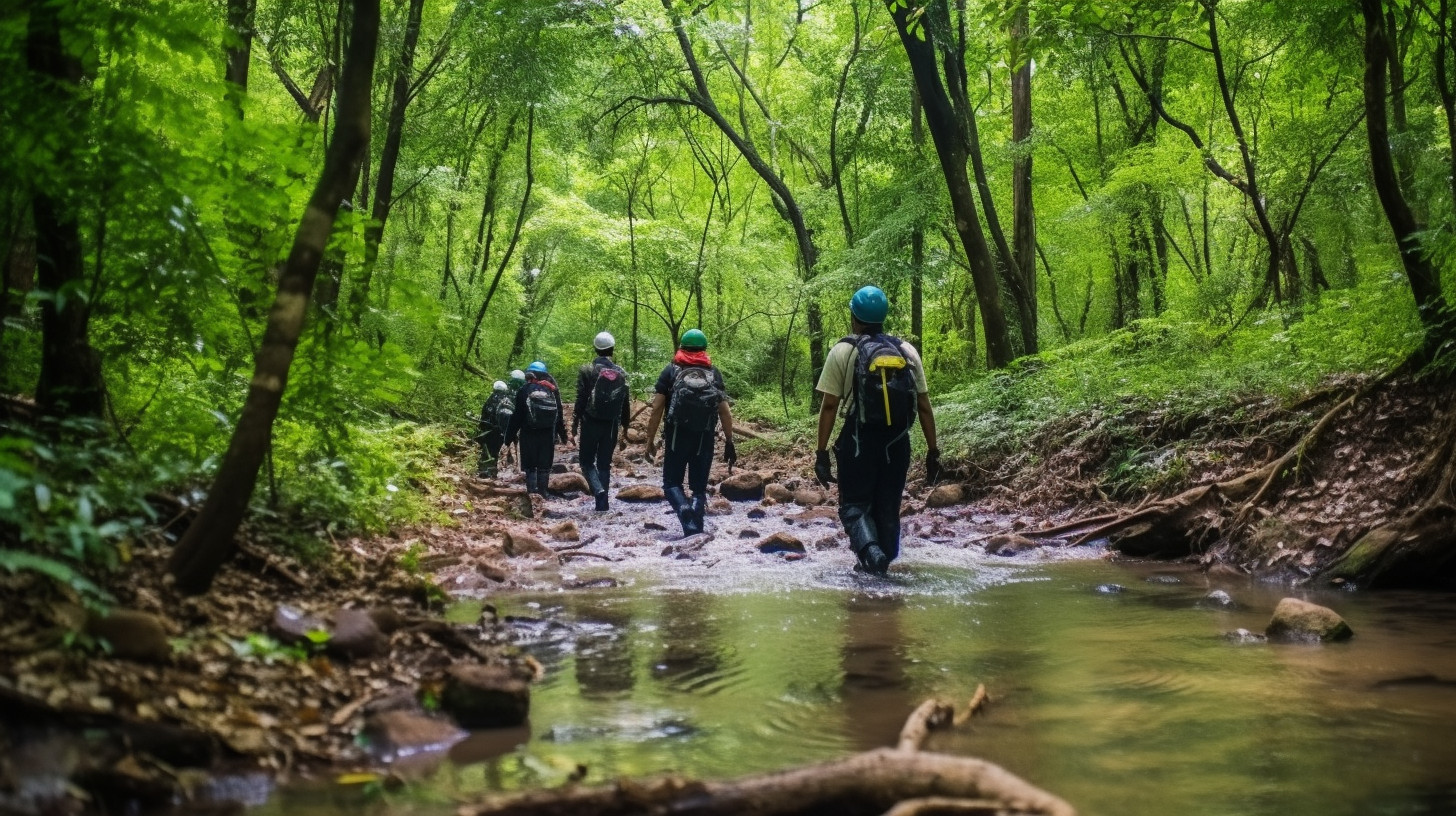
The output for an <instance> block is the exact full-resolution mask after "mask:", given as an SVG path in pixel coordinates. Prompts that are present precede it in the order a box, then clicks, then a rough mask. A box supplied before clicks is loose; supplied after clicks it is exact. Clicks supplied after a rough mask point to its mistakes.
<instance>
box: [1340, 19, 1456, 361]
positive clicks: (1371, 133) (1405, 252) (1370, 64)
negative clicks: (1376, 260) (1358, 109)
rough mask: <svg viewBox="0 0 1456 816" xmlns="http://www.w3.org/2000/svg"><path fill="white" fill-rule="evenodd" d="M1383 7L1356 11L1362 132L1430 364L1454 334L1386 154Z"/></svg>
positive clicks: (1387, 52)
mask: <svg viewBox="0 0 1456 816" xmlns="http://www.w3.org/2000/svg"><path fill="white" fill-rule="evenodd" d="M1382 6H1383V3H1382V2H1381V0H1360V11H1361V14H1362V15H1363V16H1364V18H1365V82H1364V91H1365V133H1366V135H1367V136H1368V137H1369V141H1370V172H1371V175H1372V176H1373V177H1374V180H1375V193H1376V195H1377V196H1379V198H1380V206H1381V209H1383V210H1384V211H1385V218H1386V221H1388V222H1389V223H1390V229H1391V232H1393V233H1394V234H1395V242H1396V245H1397V246H1398V247H1399V249H1400V261H1401V265H1402V266H1403V267H1404V268H1405V275H1406V280H1407V281H1408V282H1409V283H1410V289H1411V294H1412V295H1414V296H1415V300H1416V311H1417V312H1418V313H1419V314H1420V317H1421V324H1422V325H1423V326H1424V327H1425V330H1426V342H1425V343H1424V345H1423V348H1422V350H1421V356H1422V357H1424V358H1427V359H1429V358H1430V357H1433V356H1434V355H1435V353H1436V352H1437V351H1439V350H1440V349H1441V347H1442V346H1443V345H1444V344H1445V343H1446V342H1447V341H1449V340H1451V339H1453V336H1456V332H1453V326H1452V319H1453V315H1452V309H1451V304H1449V303H1447V302H1446V297H1445V294H1444V293H1443V292H1442V291H1441V275H1440V271H1439V270H1438V269H1437V268H1436V267H1435V265H1433V264H1432V263H1431V260H1430V257H1429V256H1428V255H1427V253H1426V250H1425V248H1424V247H1422V246H1421V241H1420V233H1421V232H1422V231H1423V230H1424V225H1423V224H1421V223H1420V222H1419V221H1418V220H1417V219H1416V216H1415V213H1413V212H1412V211H1411V207H1410V203H1409V202H1408V201H1407V200H1406V197H1405V193H1404V192H1403V191H1402V189H1401V184H1400V177H1399V174H1398V172H1397V166H1396V161H1395V157H1394V156H1393V155H1392V153H1391V148H1390V126H1389V118H1388V116H1387V114H1386V105H1387V103H1388V101H1389V94H1390V83H1389V81H1388V79H1387V71H1388V69H1389V65H1390V58H1391V42H1390V38H1391V31H1390V29H1389V28H1388V27H1387V21H1386V15H1385V9H1384V8H1382Z"/></svg>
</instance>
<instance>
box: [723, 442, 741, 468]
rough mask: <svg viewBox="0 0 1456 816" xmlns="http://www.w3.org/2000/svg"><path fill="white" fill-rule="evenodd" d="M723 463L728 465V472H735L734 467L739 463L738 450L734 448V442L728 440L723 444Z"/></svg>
mask: <svg viewBox="0 0 1456 816" xmlns="http://www.w3.org/2000/svg"><path fill="white" fill-rule="evenodd" d="M723 461H724V462H727V463H728V472H729V473H732V472H733V466H734V465H735V464H737V463H738V449H737V448H735V447H733V440H731V439H727V440H724V442H723Z"/></svg>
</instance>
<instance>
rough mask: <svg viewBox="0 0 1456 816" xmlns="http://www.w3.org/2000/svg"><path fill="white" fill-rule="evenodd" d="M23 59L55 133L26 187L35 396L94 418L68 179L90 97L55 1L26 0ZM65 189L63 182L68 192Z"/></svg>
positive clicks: (99, 402) (96, 398)
mask: <svg viewBox="0 0 1456 816" xmlns="http://www.w3.org/2000/svg"><path fill="white" fill-rule="evenodd" d="M27 5H28V10H29V12H30V16H29V19H28V21H27V23H26V43H25V57H26V67H27V68H28V69H29V72H30V75H31V81H32V85H33V87H34V88H35V89H36V90H37V91H39V94H38V100H37V101H38V102H40V103H41V104H42V105H44V109H43V115H44V116H45V117H46V119H47V121H46V125H45V129H47V130H49V131H51V132H52V133H55V134H57V135H58V136H59V138H57V139H55V140H54V141H51V142H48V144H52V145H54V147H53V148H52V149H53V151H54V152H53V153H52V154H51V155H50V156H49V157H48V158H49V162H50V165H51V166H50V170H51V173H50V177H49V178H48V179H38V180H37V182H36V183H35V184H34V185H33V188H32V190H31V193H30V199H31V208H32V218H33V224H34V228H35V257H36V286H37V288H38V289H39V290H40V291H41V292H43V293H45V295H46V297H45V298H44V299H43V300H42V301H41V306H40V316H41V359H40V381H39V382H38V383H37V384H36V388H35V398H36V402H37V403H39V404H40V407H41V409H42V410H44V411H46V412H47V413H50V414H53V415H67V414H74V415H86V416H100V415H101V411H102V407H103V403H104V399H105V396H104V395H105V390H104V386H103V384H102V379H101V358H100V356H99V355H97V353H96V350H95V349H94V348H92V346H91V337H90V329H89V324H90V319H91V304H90V302H89V297H90V296H89V294H88V292H87V290H86V287H85V285H84V284H85V267H84V263H85V252H84V251H83V250H82V247H81V229H80V218H79V216H78V214H77V211H76V208H77V206H78V203H79V202H78V201H77V193H76V192H75V191H74V190H75V186H76V185H75V179H76V178H77V177H78V176H79V173H80V162H81V158H80V156H79V151H78V150H77V149H76V148H77V145H78V144H79V143H80V141H81V139H82V136H83V134H84V133H85V132H86V128H87V119H88V112H89V111H90V100H89V99H88V98H87V95H86V93H85V92H84V91H83V89H82V81H83V79H84V78H85V76H84V69H83V65H82V62H81V59H80V58H79V57H78V56H77V54H75V53H74V52H73V51H72V50H69V49H68V48H67V46H66V44H65V42H64V41H63V40H64V34H66V33H68V32H63V30H62V27H63V24H62V21H61V7H60V4H58V3H54V2H48V0H30V1H29V2H28V3H27ZM68 188H70V189H69V190H68Z"/></svg>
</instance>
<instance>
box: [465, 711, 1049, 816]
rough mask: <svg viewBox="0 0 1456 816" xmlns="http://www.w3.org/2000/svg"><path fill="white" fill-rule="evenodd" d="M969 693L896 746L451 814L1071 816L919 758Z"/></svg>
mask: <svg viewBox="0 0 1456 816" xmlns="http://www.w3.org/2000/svg"><path fill="white" fill-rule="evenodd" d="M986 699H987V698H986V694H985V687H984V686H982V687H981V688H978V689H977V690H976V696H975V697H973V698H972V700H971V704H970V706H969V707H968V708H967V710H966V711H965V713H964V716H957V714H956V711H955V708H954V706H952V705H950V704H949V703H946V702H943V701H940V700H934V699H932V700H926V701H925V702H924V703H922V704H921V705H920V706H919V707H918V708H916V709H915V711H914V713H912V714H911V715H910V717H909V718H908V719H907V720H906V722H905V726H904V728H903V729H902V730H901V733H900V740H899V744H898V747H896V748H880V749H876V750H873V751H866V752H864V753H860V754H856V755H854V756H851V757H848V758H846V759H841V760H836V761H833V762H825V763H820V764H817V765H809V766H807V767H803V768H794V769H791V770H787V771H779V772H777V773H770V774H762V775H759V776H750V777H745V778H743V779H736V780H730V781H726V782H702V781H695V780H690V779H682V778H679V777H668V778H665V779H657V780H653V781H649V782H634V781H630V780H622V781H619V782H617V783H616V784H614V785H608V786H603V787H593V788H574V787H567V788H563V789H560V790H554V791H537V792H532V793H524V794H515V795H511V796H503V797H496V798H492V799H489V800H486V801H484V802H481V803H478V804H474V805H467V806H465V807H463V808H461V809H460V811H459V813H460V816H558V815H560V816H565V815H566V814H571V816H626V814H641V813H649V814H656V813H661V814H666V813H671V814H674V815H675V816H734V815H737V814H744V815H745V816H797V815H799V814H836V816H859V815H860V814H863V816H880V814H885V816H918V815H920V814H931V813H959V814H983V813H984V814H1004V815H1005V816H1018V815H1019V814H1026V815H1027V816H1030V815H1031V814H1039V815H1041V816H1075V814H1076V811H1075V809H1073V808H1072V806H1071V805H1070V804H1068V803H1067V802H1065V801H1063V800H1062V799H1060V798H1058V797H1056V796H1054V795H1052V794H1050V793H1047V792H1046V791H1044V790H1041V789H1040V788H1037V787H1035V786H1034V785H1032V784H1030V783H1029V782H1026V781H1025V780H1022V779H1021V778H1019V777H1017V776H1015V775H1013V774H1012V773H1010V772H1009V771H1006V770H1004V769H1002V768H1000V767H999V766H997V765H993V764H992V763H990V762H986V761H985V760H980V759H972V758H970V757H957V756H947V755H945V754H936V753H929V752H922V751H921V750H920V746H921V744H923V742H924V740H925V738H926V736H927V735H928V734H929V732H930V731H931V730H933V729H936V728H945V727H949V726H951V725H953V724H958V723H960V722H963V721H964V719H965V718H968V717H969V716H970V715H971V714H973V713H975V711H977V710H979V709H980V707H981V706H982V705H984V703H985V701H986Z"/></svg>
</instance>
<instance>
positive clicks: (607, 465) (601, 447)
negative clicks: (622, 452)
mask: <svg viewBox="0 0 1456 816" xmlns="http://www.w3.org/2000/svg"><path fill="white" fill-rule="evenodd" d="M592 347H593V348H595V349H596V351H597V356H596V359H595V360H592V361H591V362H590V363H588V364H587V365H584V366H582V367H581V371H580V372H578V373H577V375H576V410H575V411H573V412H572V415H571V436H572V438H573V439H578V440H579V444H578V450H579V451H580V454H581V475H582V476H585V477H586V483H587V484H588V485H589V486H590V487H591V491H592V495H593V496H595V497H596V500H597V504H596V509H597V512H599V513H603V512H606V510H607V491H608V490H609V489H610V488H611V486H612V452H613V451H614V450H615V449H616V447H617V435H618V431H620V430H621V429H623V428H626V427H627V425H628V424H629V423H630V422H631V421H632V400H631V392H630V389H629V388H628V383H627V372H626V371H624V370H623V369H622V367H621V366H619V365H617V364H616V363H615V362H614V361H613V360H612V354H613V352H614V351H616V347H617V340H616V338H614V337H612V335H611V334H610V333H608V332H601V333H600V334H598V335H597V336H596V337H595V338H594V339H593V340H592ZM578 432H580V434H579V435H578ZM626 443H627V438H626V437H625V436H623V437H622V445H623V446H624V447H625V446H626Z"/></svg>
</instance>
